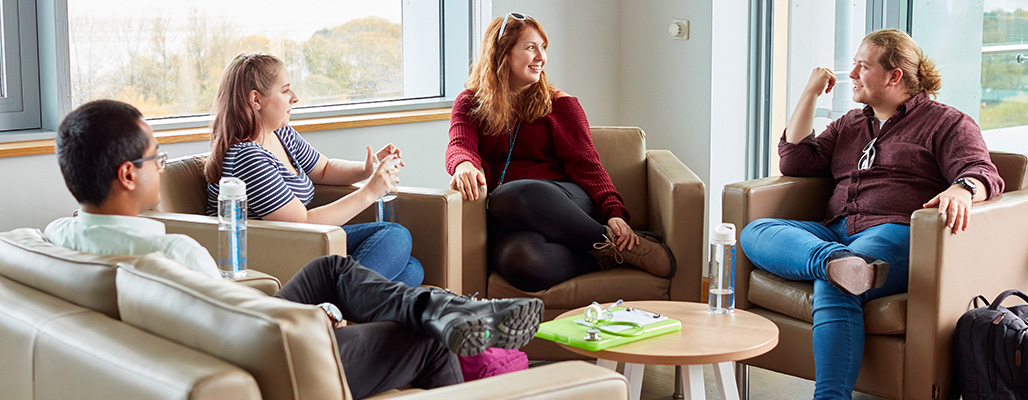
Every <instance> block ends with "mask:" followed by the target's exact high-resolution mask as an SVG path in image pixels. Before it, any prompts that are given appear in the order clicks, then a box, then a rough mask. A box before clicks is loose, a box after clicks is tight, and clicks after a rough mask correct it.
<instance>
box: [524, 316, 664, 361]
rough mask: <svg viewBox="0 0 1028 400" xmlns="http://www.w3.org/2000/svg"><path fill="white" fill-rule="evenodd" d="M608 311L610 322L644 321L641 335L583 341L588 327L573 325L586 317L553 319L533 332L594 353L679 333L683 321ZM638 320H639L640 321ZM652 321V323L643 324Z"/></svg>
mask: <svg viewBox="0 0 1028 400" xmlns="http://www.w3.org/2000/svg"><path fill="white" fill-rule="evenodd" d="M611 311H613V312H614V318H613V320H615V321H618V320H632V321H636V322H639V321H645V322H640V324H641V325H642V328H641V330H642V333H639V334H637V335H632V336H621V335H616V334H613V333H607V332H603V331H601V332H600V340H585V337H586V335H587V334H586V332H585V331H586V329H590V327H588V326H585V325H582V324H581V323H578V322H575V321H576V320H579V321H584V319H585V316H584V315H583V314H578V315H575V316H571V317H566V318H560V319H555V320H553V321H549V322H543V323H542V324H539V331H538V332H536V334H535V336H536V337H538V338H542V339H546V340H552V341H554V342H557V343H562V344H566V345H570V346H575V347H578V348H582V349H586V350H590V351H597V350H604V349H609V348H611V347H614V346H620V345H623V344H625V343H632V342H635V341H639V340H643V339H648V338H651V337H654V336H659V335H663V334H665V333H671V332H675V331H680V330H682V321H679V320H677V319H673V318H667V317H659V318H655V317H653V315H659V314H654V313H649V312H646V311H641V312H632V311H626V309H625V308H624V307H618V308H614V309H612V310H611ZM640 317H641V318H640ZM647 318H652V320H646V319H647ZM618 328H624V326H617V325H611V326H610V327H609V329H618ZM639 330H640V328H630V329H626V330H624V331H623V332H624V333H630V332H638V331H639Z"/></svg>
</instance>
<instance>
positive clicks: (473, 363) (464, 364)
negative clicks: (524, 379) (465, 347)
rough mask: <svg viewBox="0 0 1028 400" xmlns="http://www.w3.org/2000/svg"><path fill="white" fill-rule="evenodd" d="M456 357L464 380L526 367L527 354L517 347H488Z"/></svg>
mask: <svg viewBox="0 0 1028 400" xmlns="http://www.w3.org/2000/svg"><path fill="white" fill-rule="evenodd" d="M457 358H458V359H460V370H461V372H462V373H463V374H464V382H470V381H473V380H476V379H482V378H488V377H490V376H494V375H502V374H506V373H508V372H514V371H521V370H524V369H528V355H527V354H525V352H523V351H521V350H518V349H500V348H496V347H490V348H488V349H485V351H483V352H481V353H479V354H477V355H474V356H470V357H457Z"/></svg>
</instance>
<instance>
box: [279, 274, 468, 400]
mask: <svg viewBox="0 0 1028 400" xmlns="http://www.w3.org/2000/svg"><path fill="white" fill-rule="evenodd" d="M427 293H428V291H427V290H426V289H423V288H412V287H409V286H407V285H404V284H402V283H399V282H393V281H390V280H388V279H386V278H385V277H383V276H382V275H380V274H379V273H377V272H375V271H372V270H370V269H368V268H364V267H363V266H361V265H360V264H359V263H357V262H356V261H355V260H354V259H353V257H340V256H326V257H321V258H317V259H315V260H314V261H311V262H310V263H309V264H307V265H305V266H304V267H303V269H301V270H300V272H298V273H297V274H296V275H295V276H293V278H292V279H290V280H289V282H286V284H285V285H284V286H283V287H282V290H279V291H278V293H275V297H278V298H281V299H286V300H290V301H294V302H297V303H303V304H321V303H332V304H335V305H336V306H337V307H339V310H340V311H342V313H343V318H345V319H346V320H347V321H349V322H356V323H358V324H356V325H354V324H351V325H348V326H345V327H342V328H339V329H336V330H335V334H336V344H338V346H339V358H340V360H341V361H342V362H343V371H344V372H345V373H346V381H347V384H348V385H349V387H350V393H351V394H352V395H353V397H354V398H358V399H359V398H364V397H367V396H370V395H373V394H376V393H380V392H383V391H386V390H389V389H397V388H402V387H404V386H406V385H408V384H409V385H411V386H413V387H416V388H423V389H431V388H436V387H440V386H447V385H452V384H455V383H461V382H463V381H464V378H463V375H461V371H460V365H459V364H458V362H457V356H456V355H454V354H453V353H451V352H450V351H449V350H447V349H446V347H445V346H444V345H443V343H442V342H440V341H439V340H438V339H435V338H432V337H430V336H428V335H427V334H426V332H425V329H424V327H423V326H422V325H421V322H422V321H421V314H422V312H423V310H424V308H425V306H426V304H425V301H426V300H427V296H423V294H427Z"/></svg>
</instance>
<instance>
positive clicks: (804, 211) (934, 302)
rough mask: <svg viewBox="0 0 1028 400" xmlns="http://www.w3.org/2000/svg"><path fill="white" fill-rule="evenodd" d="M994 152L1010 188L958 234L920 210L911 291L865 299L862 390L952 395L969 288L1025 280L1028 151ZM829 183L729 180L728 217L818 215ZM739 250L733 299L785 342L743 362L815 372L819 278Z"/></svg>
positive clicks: (914, 224) (998, 287)
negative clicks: (800, 278)
mask: <svg viewBox="0 0 1028 400" xmlns="http://www.w3.org/2000/svg"><path fill="white" fill-rule="evenodd" d="M991 155H992V160H993V162H994V163H995V164H996V166H997V167H998V168H999V172H1000V175H1001V176H1002V177H1003V179H1004V181H1005V182H1006V192H1005V193H1003V194H1002V195H1000V196H998V197H996V198H994V199H992V200H989V201H986V202H982V203H977V204H975V205H974V206H973V207H972V208H971V223H970V225H969V226H968V229H967V231H966V232H961V233H960V234H957V235H953V234H951V233H950V231H949V229H947V228H946V226H945V224H944V222H943V221H942V219H941V218H940V217H939V215H938V209H924V210H917V211H915V212H914V213H913V216H912V218H911V225H910V233H911V239H910V284H909V292H908V293H903V294H898V295H894V296H888V297H884V298H880V299H875V300H873V301H870V302H868V303H867V304H865V305H864V324H865V331H866V333H867V335H866V339H865V348H864V361H863V364H862V366H861V370H860V375H859V377H858V379H857V384H856V390H857V391H860V392H865V393H870V394H874V395H877V396H882V397H887V398H893V399H930V398H946V394H947V392H948V390H949V382H950V370H951V365H952V355H951V352H950V351H951V346H952V336H953V329H954V327H955V326H956V322H957V319H959V318H960V316H961V315H962V314H963V313H964V311H966V310H968V309H969V305H970V302H971V300H972V298H974V296H976V295H978V294H984V295H985V296H986V297H992V296H995V295H996V294H998V293H1000V292H1001V291H1002V290H1005V289H1009V288H1024V287H1028V247H1026V246H1025V243H1028V220H1026V219H1025V216H1026V215H1028V190H1025V189H1026V188H1028V184H1026V178H1025V175H1026V170H1028V158H1026V157H1025V156H1024V155H1021V154H1007V153H992V154H991ZM832 189H833V185H832V182H831V181H830V180H828V179H818V178H793V177H781V176H777V177H770V178H764V179H756V180H752V181H746V182H739V183H734V184H731V185H727V186H725V189H724V192H723V197H724V203H723V207H724V209H723V215H724V221H725V222H731V223H734V224H735V225H736V226H737V227H738V228H739V229H742V227H744V226H745V225H746V224H747V223H749V222H750V221H753V220H755V219H758V218H766V217H770V218H787V219H798V220H808V221H820V220H822V219H823V218H824V212H825V210H826V207H827V202H828V198H829V196H830V195H831V192H832ZM736 254H737V259H736V293H737V294H738V296H736V307H738V308H740V309H746V310H748V311H752V312H755V313H757V314H760V315H763V316H765V317H767V318H768V319H770V320H772V321H774V322H775V324H776V325H778V329H779V330H780V332H781V334H780V335H779V343H778V347H776V348H775V349H774V350H772V351H770V352H769V353H767V354H765V355H762V356H760V357H757V358H753V359H750V360H746V361H744V363H745V364H747V365H752V366H757V367H761V368H766V369H770V370H773V371H778V372H781V373H785V374H789V375H794V376H798V377H802V378H805V379H814V356H813V349H812V347H811V329H812V321H813V320H812V318H811V303H810V299H811V296H812V294H813V285H812V284H811V283H810V282H797V281H789V280H786V279H783V278H780V277H777V276H775V275H772V274H770V273H768V272H765V271H762V270H759V269H756V268H754V266H753V264H752V263H751V262H750V261H749V259H747V258H746V255H745V252H744V251H742V249H741V248H737V253H736ZM740 386H742V385H740Z"/></svg>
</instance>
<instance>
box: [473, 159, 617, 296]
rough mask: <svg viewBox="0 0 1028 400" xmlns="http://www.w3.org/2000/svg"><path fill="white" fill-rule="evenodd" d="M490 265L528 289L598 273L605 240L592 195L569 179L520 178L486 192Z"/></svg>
mask: <svg viewBox="0 0 1028 400" xmlns="http://www.w3.org/2000/svg"><path fill="white" fill-rule="evenodd" d="M487 204H488V218H489V221H488V224H489V265H490V266H491V267H492V268H493V269H494V270H496V272H497V273H499V274H500V276H503V278H504V279H506V280H507V282H510V284H511V285H514V287H516V288H518V289H521V290H524V291H526V292H535V291H539V290H543V289H547V288H549V287H551V286H553V285H556V284H558V283H561V282H564V281H566V280H568V279H571V278H574V277H576V276H579V275H582V274H585V273H589V272H593V271H597V270H599V266H598V264H597V262H596V260H595V259H594V258H592V257H591V256H590V255H589V254H588V253H587V251H589V250H592V245H593V244H594V243H596V242H602V241H603V233H604V232H606V229H605V228H604V224H603V223H601V222H598V221H597V219H598V215H597V214H598V213H597V212H596V210H595V208H596V207H595V206H594V204H593V200H592V198H590V197H589V195H588V194H587V193H586V192H585V190H583V189H582V188H581V187H580V186H578V185H576V184H574V183H571V182H559V181H546V180H534V179H524V180H517V181H513V182H508V183H504V184H503V185H500V187H498V188H496V189H495V190H493V192H492V193H490V194H489V200H488V203H487Z"/></svg>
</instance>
